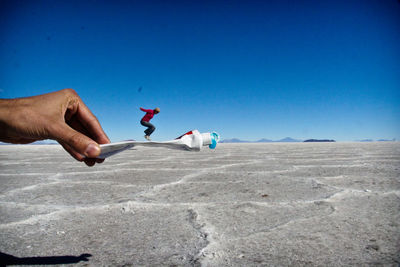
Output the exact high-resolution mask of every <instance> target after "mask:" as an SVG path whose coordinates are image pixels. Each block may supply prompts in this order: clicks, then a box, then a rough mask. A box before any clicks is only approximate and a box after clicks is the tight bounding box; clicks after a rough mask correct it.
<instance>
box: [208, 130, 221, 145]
mask: <svg viewBox="0 0 400 267" xmlns="http://www.w3.org/2000/svg"><path fill="white" fill-rule="evenodd" d="M210 137H211V144H210V145H209V146H208V147H209V148H211V149H214V148H215V147H216V146H217V143H218V141H219V134H218V133H216V132H212V133H210Z"/></svg>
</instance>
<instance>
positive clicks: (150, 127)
mask: <svg viewBox="0 0 400 267" xmlns="http://www.w3.org/2000/svg"><path fill="white" fill-rule="evenodd" d="M140 110H141V111H144V112H146V115H144V116H143V118H142V120H141V121H140V124H141V125H143V126H144V127H147V129H146V130H145V131H144V133H145V134H146V135H145V136H144V138H146V139H147V140H148V141H151V139H150V135H151V134H152V133H153V132H154V130H155V129H156V127H154V125H153V124H151V123H150V120H151V119H152V118H153V116H154V115H155V114H158V113H160V109H159V108H155V109H144V108H140Z"/></svg>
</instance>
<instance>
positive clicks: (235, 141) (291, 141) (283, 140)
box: [220, 137, 302, 143]
mask: <svg viewBox="0 0 400 267" xmlns="http://www.w3.org/2000/svg"><path fill="white" fill-rule="evenodd" d="M283 142H290V143H293V142H302V140H297V139H293V138H291V137H286V138H283V139H280V140H277V141H274V140H270V139H266V138H262V139H260V140H258V141H246V140H240V139H238V138H232V139H224V140H222V141H221V142H220V143H283Z"/></svg>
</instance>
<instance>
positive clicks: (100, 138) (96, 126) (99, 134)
mask: <svg viewBox="0 0 400 267" xmlns="http://www.w3.org/2000/svg"><path fill="white" fill-rule="evenodd" d="M76 115H77V116H78V118H79V122H80V123H81V124H82V125H83V126H84V128H85V129H86V130H87V131H88V132H89V134H90V136H93V138H94V140H96V141H97V142H98V143H99V144H107V143H110V139H109V138H108V137H107V135H106V134H105V132H104V131H103V128H102V127H101V125H100V123H99V121H98V120H97V118H96V117H95V116H94V115H93V113H92V112H91V111H90V110H89V108H88V107H87V106H86V105H85V104H84V103H83V102H82V100H81V101H80V102H79V107H78V110H77V114H76Z"/></svg>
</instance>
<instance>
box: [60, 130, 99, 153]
mask: <svg viewBox="0 0 400 267" xmlns="http://www.w3.org/2000/svg"><path fill="white" fill-rule="evenodd" d="M53 137H54V139H55V140H57V141H58V142H59V143H62V144H66V145H68V146H69V147H70V148H71V149H72V150H74V151H75V152H77V153H79V154H81V155H83V156H85V157H87V158H96V157H98V156H99V155H100V151H101V150H100V146H99V144H97V143H96V142H95V141H93V140H92V139H91V138H89V137H87V136H86V135H84V134H82V133H80V132H78V131H76V130H74V129H72V128H71V127H69V126H68V125H67V124H61V125H58V127H56V129H55V130H54V131H53Z"/></svg>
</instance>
